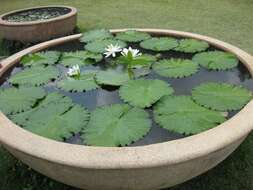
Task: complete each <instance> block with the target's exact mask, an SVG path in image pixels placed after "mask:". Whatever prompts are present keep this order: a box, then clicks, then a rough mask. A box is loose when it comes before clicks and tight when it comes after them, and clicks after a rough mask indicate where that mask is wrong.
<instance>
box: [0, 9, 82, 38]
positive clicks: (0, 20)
mask: <svg viewBox="0 0 253 190" xmlns="http://www.w3.org/2000/svg"><path fill="white" fill-rule="evenodd" d="M50 7H60V8H61V7H62V8H67V9H69V13H67V14H64V15H61V16H59V17H55V18H51V19H45V20H38V21H30V22H10V21H8V20H6V19H4V18H5V17H6V16H8V15H11V14H14V13H18V12H23V11H27V10H32V9H41V8H50ZM76 21H77V10H76V8H74V7H67V6H47V7H33V8H28V9H21V10H15V11H12V12H8V13H6V14H3V15H1V16H0V34H1V36H2V37H3V38H5V39H7V40H16V41H21V42H24V43H29V42H41V41H46V40H49V39H52V38H55V37H61V36H64V35H68V34H71V33H72V32H73V30H74V28H75V26H76Z"/></svg>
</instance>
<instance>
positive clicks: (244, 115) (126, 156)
mask: <svg viewBox="0 0 253 190" xmlns="http://www.w3.org/2000/svg"><path fill="white" fill-rule="evenodd" d="M125 30H128V29H117V30H111V32H113V33H116V32H121V31H125ZM136 30H139V31H144V32H149V33H152V34H159V35H169V36H180V37H190V38H195V39H199V40H204V41H207V42H208V43H210V44H211V45H213V46H216V47H218V48H221V49H223V50H225V51H228V52H231V53H233V54H235V55H236V56H237V57H238V59H239V60H240V61H241V62H242V63H243V64H244V65H245V66H246V67H247V68H248V70H249V72H250V73H251V76H253V57H252V56H251V55H250V54H248V53H246V52H245V51H243V50H241V49H239V48H237V47H235V46H233V45H230V44H228V43H225V42H222V41H220V40H217V39H214V38H211V37H207V36H203V35H198V34H193V33H188V32H181V31H175V30H161V29H136ZM80 37H81V34H76V35H71V36H66V37H62V38H58V39H55V40H51V41H47V42H43V43H40V44H38V45H35V46H32V47H30V48H28V49H25V50H23V51H20V52H18V53H16V54H14V55H12V56H10V57H8V58H7V59H5V60H3V61H2V62H1V64H2V68H0V77H1V76H2V74H4V72H5V71H7V70H8V69H9V68H10V67H12V66H13V65H15V64H16V63H18V61H19V60H20V58H21V57H22V56H23V55H26V54H27V53H31V52H36V51H40V50H43V49H45V48H48V47H52V46H56V45H59V44H63V43H66V42H69V41H73V40H77V39H79V38H80ZM252 115H253V100H251V101H250V102H249V103H248V104H247V105H246V106H245V107H244V108H243V109H242V110H241V111H240V112H239V113H237V114H236V115H235V116H233V117H232V118H231V119H229V120H227V121H226V122H224V123H222V124H220V125H218V126H217V127H215V128H213V129H210V130H208V131H205V132H202V133H199V134H197V135H193V136H190V137H185V138H182V139H177V140H172V141H168V142H162V143H157V144H151V145H144V146H136V147H95V146H85V145H74V144H67V143H64V142H57V141H54V140H50V139H47V138H44V137H41V136H38V135H36V134H33V133H31V132H29V131H27V130H25V129H22V128H21V127H19V126H17V125H16V124H14V123H13V122H12V121H10V120H9V119H8V118H7V117H6V116H5V115H4V114H3V113H1V112H0V142H1V143H2V144H3V145H6V146H7V147H10V148H12V149H14V150H17V151H20V152H23V153H25V154H28V155H30V156H32V157H36V158H40V159H44V160H47V161H49V162H56V163H58V164H62V165H68V166H72V167H80V168H91V169H131V168H144V167H145V168H150V167H162V166H165V165H170V164H177V163H181V162H187V161H188V160H192V159H196V158H199V157H202V156H205V155H208V154H210V153H212V152H216V151H218V150H221V149H223V148H224V147H226V146H227V145H229V144H231V143H233V142H235V141H238V140H241V139H243V138H245V137H246V136H247V135H248V134H249V133H250V132H251V130H253V117H252Z"/></svg>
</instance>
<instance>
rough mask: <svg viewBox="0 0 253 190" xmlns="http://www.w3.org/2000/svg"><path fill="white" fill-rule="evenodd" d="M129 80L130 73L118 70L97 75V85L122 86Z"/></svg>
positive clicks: (100, 72)
mask: <svg viewBox="0 0 253 190" xmlns="http://www.w3.org/2000/svg"><path fill="white" fill-rule="evenodd" d="M129 80H130V78H129V75H128V73H126V72H120V71H116V70H106V71H99V72H98V73H97V74H96V81H97V83H98V84H102V85H111V86H120V85H122V84H124V83H125V82H127V81H129Z"/></svg>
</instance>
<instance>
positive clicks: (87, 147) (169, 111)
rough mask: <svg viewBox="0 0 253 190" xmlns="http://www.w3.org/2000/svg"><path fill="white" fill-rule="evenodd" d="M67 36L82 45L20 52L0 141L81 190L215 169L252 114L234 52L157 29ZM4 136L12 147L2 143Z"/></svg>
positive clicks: (4, 103) (0, 103)
mask: <svg viewBox="0 0 253 190" xmlns="http://www.w3.org/2000/svg"><path fill="white" fill-rule="evenodd" d="M175 36H176V37H175ZM70 38H71V39H79V38H80V43H81V44H78V46H77V47H75V46H72V51H71V52H66V51H58V49H57V47H56V48H55V49H54V50H53V51H52V50H47V51H43V52H39V53H31V54H28V55H24V56H23V57H22V59H21V61H20V65H17V66H16V67H15V69H14V72H11V73H10V74H9V75H8V76H7V77H6V78H5V81H4V82H3V83H2V84H1V87H2V89H1V91H0V108H1V110H2V112H3V113H4V114H5V115H6V116H7V117H8V118H9V119H10V120H12V122H10V121H9V120H7V119H6V118H5V117H4V116H3V115H2V117H1V118H2V119H1V120H0V123H1V124H2V125H3V128H0V130H1V131H0V132H1V134H0V141H1V142H3V143H4V144H5V145H6V147H7V149H8V150H10V151H11V152H12V153H13V154H15V155H17V156H18V157H19V158H21V159H22V160H23V161H24V162H26V163H27V160H33V156H31V155H36V158H39V159H38V160H37V161H34V162H32V163H31V164H30V165H31V166H32V167H34V168H35V169H36V170H39V171H41V172H43V173H45V174H48V175H49V176H50V177H52V178H54V179H58V180H60V181H64V182H65V183H68V184H71V185H75V186H77V187H81V188H88V189H89V188H91V189H92V188H97V189H99V188H101V187H103V188H104V189H119V188H122V187H124V188H125V189H135V188H136V186H135V183H134V182H135V181H138V182H139V184H138V188H139V189H147V188H151V187H152V189H154V188H164V187H168V186H172V185H174V184H177V183H180V182H182V181H185V180H186V179H190V178H191V177H194V176H196V175H198V174H200V173H202V172H204V171H206V170H207V169H209V168H211V167H213V166H215V165H216V164H217V163H218V162H220V161H221V160H222V159H224V158H225V157H226V156H227V155H229V154H230V153H231V152H232V151H233V150H234V149H235V148H236V147H237V146H238V145H239V144H240V143H241V141H242V140H243V139H244V138H245V137H246V136H247V134H248V133H249V132H250V131H251V130H252V126H253V121H249V122H247V123H243V122H239V121H242V120H243V119H245V117H248V114H251V112H252V111H251V109H249V108H250V107H251V106H252V105H251V104H252V103H251V102H250V100H251V99H252V92H251V90H252V86H251V85H250V84H253V80H252V79H244V77H243V76H244V75H249V72H251V73H252V72H253V71H252V70H253V69H252V68H251V66H250V62H251V61H252V58H251V56H249V55H248V54H247V53H245V52H243V51H242V50H239V49H237V48H235V47H232V46H231V45H228V44H226V43H224V42H216V41H214V40H213V39H210V38H208V37H204V36H199V35H195V34H190V33H183V32H177V31H166V30H165V31H163V30H122V31H117V32H116V34H114V33H110V31H108V30H105V29H100V30H93V31H88V32H86V33H84V34H83V35H82V36H81V35H76V36H69V39H68V37H67V38H64V39H67V40H70ZM193 38H197V39H193ZM64 39H58V40H55V41H52V45H53V44H54V43H57V44H58V43H60V42H64ZM203 40H205V41H203ZM208 42H209V43H208ZM211 43H212V44H215V45H210V44H211ZM41 46H42V47H43V44H42V45H41ZM80 46H82V47H84V48H83V49H80ZM224 49H226V50H229V51H230V52H227V51H224ZM31 50H32V48H31ZM21 55H22V54H21ZM235 55H236V56H235ZM239 55H240V56H239ZM237 57H240V60H239V59H238V58H237ZM8 64H12V62H11V63H9V62H8V59H7V60H6V65H8ZM244 65H246V66H247V68H249V71H247V69H246V68H245V66H244ZM5 69H6V68H3V69H2V73H4V72H5ZM10 100H11V101H10ZM249 102H250V103H249ZM245 105H246V107H244V106H245ZM241 109H242V111H240V110H241ZM245 110H246V111H245ZM13 122H15V123H16V124H18V125H19V126H21V127H22V128H24V129H25V130H26V131H24V130H21V129H20V128H13V127H12V125H14V124H13ZM5 123H8V125H6V124H5ZM9 123H10V124H9ZM251 124H252V125H251ZM218 125H219V126H218ZM10 130H11V131H12V133H13V134H15V133H16V134H15V137H16V141H17V142H18V144H15V145H14V144H12V141H10V140H9V139H8V138H6V136H5V135H6V134H7V133H9V131H10ZM27 131H30V132H32V133H34V134H37V135H39V136H43V137H46V138H50V139H53V140H57V141H63V142H66V143H70V144H66V143H60V142H56V141H50V140H47V139H45V138H41V137H39V136H35V135H33V134H32V133H29V132H27ZM4 134H5V135H4ZM195 134H198V135H195ZM21 136H22V138H21ZM26 138H27V139H28V138H29V139H32V140H31V141H29V142H28V141H26V142H24V139H26ZM203 141H205V142H208V143H203ZM161 142H163V143H161ZM200 142H202V143H200ZM30 143H36V144H40V145H41V147H40V150H38V149H36V148H33V149H32V150H30V149H28V148H27V147H28V145H29V144H30ZM71 144H78V145H71ZM143 145H147V146H143ZM94 146H96V147H94ZM97 146H100V147H97ZM118 146H120V147H118ZM122 146H128V147H122ZM12 147H15V149H13V148H12ZM29 147H30V146H29ZM46 147H47V148H46ZM48 147H50V148H48ZM113 147H114V148H113ZM45 148H46V149H45ZM59 148H60V149H61V153H55V151H56V152H57V151H58V150H59ZM41 149H42V150H44V151H45V152H47V154H46V155H45V154H44V153H43V152H41ZM19 151H22V152H25V153H24V154H19ZM26 151H31V152H29V153H27V154H26ZM63 158H64V162H63V161H62V160H63ZM48 160H50V162H47V161H48ZM39 161H40V162H39ZM45 161H46V162H45ZM29 163H30V162H29ZM40 163H43V164H40ZM44 164H45V165H47V166H48V167H44ZM59 164H61V165H64V167H63V169H61V171H60V172H62V174H64V175H60V176H59V175H58V173H57V171H56V170H55V168H58V166H59ZM65 164H66V165H68V166H66V167H65ZM47 168H50V171H54V172H52V173H50V172H49V170H48V169H47ZM87 171H89V172H87ZM154 171H155V172H154ZM185 171H191V172H190V173H187V172H185ZM175 172H176V173H177V174H178V175H176V177H175V175H173V174H174V173H175ZM70 174H71V175H70ZM80 174H81V175H80ZM66 176H67V178H66ZM116 176H117V177H116ZM150 176H153V177H152V180H151V178H150ZM162 176H166V177H165V178H164V177H162ZM92 178H96V179H105V180H100V181H99V182H96V183H93V182H92V181H91V179H92ZM147 181H148V183H147ZM161 184H163V185H161Z"/></svg>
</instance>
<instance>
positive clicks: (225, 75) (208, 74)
mask: <svg viewBox="0 0 253 190" xmlns="http://www.w3.org/2000/svg"><path fill="white" fill-rule="evenodd" d="M130 45H131V46H132V47H136V48H138V49H140V51H141V52H142V53H149V54H153V55H156V53H154V52H153V51H147V50H144V49H141V48H139V46H137V45H136V44H130ZM83 46H84V44H82V43H80V42H78V41H74V42H69V43H66V44H64V45H60V46H57V47H55V48H50V49H49V50H57V51H63V52H67V51H76V50H83ZM209 50H215V48H213V47H211V48H209ZM192 56H193V54H186V53H178V52H174V51H169V52H166V53H162V55H161V56H160V57H161V58H189V59H191V58H192ZM104 64H105V63H100V64H99V65H95V66H86V67H83V68H82V70H90V69H95V70H97V69H102V70H103V69H105V65H104ZM57 67H58V68H59V69H60V70H61V71H62V73H63V74H62V75H65V73H66V68H64V67H63V66H61V65H57ZM20 70H22V67H21V66H20V65H18V66H16V67H14V68H12V69H10V71H9V72H8V73H6V75H5V76H4V77H3V78H2V79H1V80H0V82H1V85H2V86H1V87H2V88H5V87H9V86H10V84H9V83H8V82H6V79H8V78H9V77H10V76H11V75H13V74H15V73H17V72H19V71H20ZM144 78H149V79H161V80H164V81H166V82H168V83H169V84H170V85H171V86H172V87H173V88H174V90H175V94H176V95H191V90H192V88H194V87H196V86H198V85H199V84H201V83H204V82H226V83H230V84H235V85H241V86H244V87H246V88H248V89H249V90H251V91H253V80H252V79H251V76H250V74H249V72H248V71H247V69H246V68H245V66H243V65H242V64H241V63H240V64H239V66H238V67H236V68H234V69H231V70H228V71H208V70H207V69H204V68H200V70H199V72H198V73H196V74H194V75H192V76H190V77H186V78H182V79H172V78H166V77H161V76H159V75H157V74H156V73H154V72H153V71H151V73H150V74H149V75H147V76H145V77H144ZM44 88H45V89H46V91H47V92H53V91H58V92H60V93H63V94H65V95H66V96H69V97H71V98H72V100H73V102H75V103H77V104H81V105H83V106H85V107H86V108H87V109H88V110H89V111H92V110H94V109H95V108H96V107H98V106H103V105H110V104H115V103H123V101H122V100H121V99H120V97H119V94H118V88H117V87H116V88H115V87H114V88H111V87H108V86H104V88H103V89H97V90H92V91H88V92H85V93H83V92H77V93H72V92H66V91H63V90H59V89H57V88H56V87H55V81H54V82H52V83H49V84H48V85H46V86H45V87H44ZM146 110H147V111H148V112H149V114H150V118H153V117H152V112H151V109H150V108H149V109H146ZM236 113H237V112H229V115H228V118H230V117H232V116H233V115H234V114H236ZM183 137H185V136H183V135H180V134H177V133H172V132H169V131H167V130H165V129H162V128H160V127H158V126H157V125H156V124H155V122H154V121H153V120H152V128H151V130H150V132H149V133H148V135H146V136H145V137H144V138H143V139H141V140H139V141H137V142H135V143H133V144H131V145H130V146H140V145H147V144H153V143H159V142H165V141H170V140H174V139H179V138H183ZM66 142H68V143H74V144H82V140H81V139H80V134H75V135H73V137H72V138H70V139H67V140H66Z"/></svg>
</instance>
